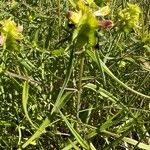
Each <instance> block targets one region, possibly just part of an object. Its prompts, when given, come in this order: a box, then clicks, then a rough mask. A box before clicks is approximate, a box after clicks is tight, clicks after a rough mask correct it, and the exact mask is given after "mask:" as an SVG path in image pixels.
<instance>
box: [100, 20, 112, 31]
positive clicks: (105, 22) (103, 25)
mask: <svg viewBox="0 0 150 150" xmlns="http://www.w3.org/2000/svg"><path fill="white" fill-rule="evenodd" d="M99 27H101V28H103V29H110V28H112V27H113V22H112V21H111V20H100V21H99Z"/></svg>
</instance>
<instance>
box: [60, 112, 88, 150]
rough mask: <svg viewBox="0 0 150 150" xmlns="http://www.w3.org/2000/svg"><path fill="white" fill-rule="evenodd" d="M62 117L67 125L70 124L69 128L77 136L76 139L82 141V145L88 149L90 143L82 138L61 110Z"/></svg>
mask: <svg viewBox="0 0 150 150" xmlns="http://www.w3.org/2000/svg"><path fill="white" fill-rule="evenodd" d="M59 113H60V115H61V117H62V118H63V120H64V121H65V123H66V125H67V126H68V128H69V129H70V131H71V132H72V134H73V135H74V136H75V138H76V140H77V141H78V142H79V143H80V145H81V146H82V147H83V148H84V149H88V144H87V143H86V141H85V140H83V139H82V137H81V136H80V135H79V134H78V133H77V132H76V130H75V129H74V128H73V127H72V126H71V124H70V123H69V121H68V120H67V118H66V117H65V116H64V115H63V114H62V112H61V111H59Z"/></svg>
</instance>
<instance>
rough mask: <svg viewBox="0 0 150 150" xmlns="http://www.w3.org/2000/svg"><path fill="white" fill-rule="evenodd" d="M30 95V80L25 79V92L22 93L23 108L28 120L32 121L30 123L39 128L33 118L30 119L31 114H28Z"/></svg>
mask: <svg viewBox="0 0 150 150" xmlns="http://www.w3.org/2000/svg"><path fill="white" fill-rule="evenodd" d="M28 95H29V85H28V82H27V81H25V82H24V85H23V94H22V105H23V110H24V112H25V115H26V117H27V119H28V121H29V122H30V124H31V125H32V126H33V127H34V128H37V127H36V126H35V125H34V123H33V122H32V120H31V119H30V117H29V115H28V110H27V104H28Z"/></svg>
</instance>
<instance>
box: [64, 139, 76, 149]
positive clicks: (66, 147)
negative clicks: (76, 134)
mask: <svg viewBox="0 0 150 150" xmlns="http://www.w3.org/2000/svg"><path fill="white" fill-rule="evenodd" d="M76 144H78V141H74V142H72V143H71V144H68V145H67V146H65V147H64V148H63V149H62V150H70V149H71V148H73V145H76Z"/></svg>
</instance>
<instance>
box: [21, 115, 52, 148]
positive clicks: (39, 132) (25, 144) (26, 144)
mask: <svg viewBox="0 0 150 150" xmlns="http://www.w3.org/2000/svg"><path fill="white" fill-rule="evenodd" d="M49 123H50V121H49V119H48V118H46V119H45V120H44V121H43V123H42V124H41V126H40V127H39V128H38V130H37V131H36V132H35V133H34V134H33V135H32V136H31V137H30V138H29V139H28V140H27V141H26V142H25V143H24V144H23V145H22V148H26V147H27V146H28V145H29V144H31V143H32V142H33V141H34V140H35V139H37V138H39V137H40V135H41V134H42V133H43V132H44V130H45V128H46V127H47V126H48V125H49Z"/></svg>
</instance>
